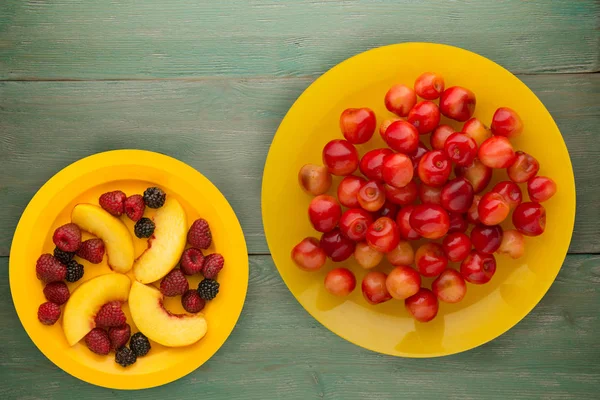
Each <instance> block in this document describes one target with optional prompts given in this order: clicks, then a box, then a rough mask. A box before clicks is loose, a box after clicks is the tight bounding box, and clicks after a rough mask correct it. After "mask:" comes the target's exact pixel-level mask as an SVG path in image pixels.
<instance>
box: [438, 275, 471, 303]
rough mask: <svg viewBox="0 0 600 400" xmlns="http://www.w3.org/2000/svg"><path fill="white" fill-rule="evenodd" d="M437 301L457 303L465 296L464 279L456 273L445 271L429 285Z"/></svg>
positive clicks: (465, 286)
mask: <svg viewBox="0 0 600 400" xmlns="http://www.w3.org/2000/svg"><path fill="white" fill-rule="evenodd" d="M431 289H432V290H433V293H434V294H435V295H436V296H437V298H438V299H440V300H441V301H443V302H445V303H458V302H459V301H461V300H462V299H464V297H465V295H466V294H467V285H466V283H465V279H464V278H463V277H462V275H461V274H459V273H458V271H456V270H453V269H447V270H445V271H443V272H442V273H441V274H440V276H438V277H437V279H436V280H435V281H433V283H432V284H431Z"/></svg>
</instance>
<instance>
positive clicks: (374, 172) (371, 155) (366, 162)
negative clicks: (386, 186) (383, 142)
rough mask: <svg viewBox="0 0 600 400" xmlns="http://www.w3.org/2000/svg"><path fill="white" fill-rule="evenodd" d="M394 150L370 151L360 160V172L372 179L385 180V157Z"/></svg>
mask: <svg viewBox="0 0 600 400" xmlns="http://www.w3.org/2000/svg"><path fill="white" fill-rule="evenodd" d="M390 154H394V152H393V151H392V150H390V149H375V150H371V151H368V152H367V153H365V155H364V156H363V157H362V158H361V160H360V172H362V174H363V175H364V176H366V177H367V179H369V180H372V181H382V180H383V173H382V169H383V159H384V158H385V157H386V156H389V155H390Z"/></svg>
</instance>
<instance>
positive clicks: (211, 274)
mask: <svg viewBox="0 0 600 400" xmlns="http://www.w3.org/2000/svg"><path fill="white" fill-rule="evenodd" d="M223 264H225V259H224V258H223V256H222V255H220V254H219V253H214V254H209V255H207V256H206V258H205V259H204V269H203V270H202V275H204V277H205V278H208V279H216V278H217V275H218V274H219V271H221V270H222V269H223Z"/></svg>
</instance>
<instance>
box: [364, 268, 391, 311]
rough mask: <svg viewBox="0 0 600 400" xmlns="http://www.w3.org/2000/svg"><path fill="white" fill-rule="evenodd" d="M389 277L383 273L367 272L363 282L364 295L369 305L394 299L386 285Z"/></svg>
mask: <svg viewBox="0 0 600 400" xmlns="http://www.w3.org/2000/svg"><path fill="white" fill-rule="evenodd" d="M386 280H387V275H386V274H384V273H383V272H376V271H370V272H367V274H366V275H365V277H364V278H363V280H362V285H361V286H362V293H363V296H364V298H365V300H367V302H369V304H379V303H383V302H386V301H388V300H390V299H391V298H392V296H391V295H390V293H389V292H388V289H387V287H386V285H385V281H386Z"/></svg>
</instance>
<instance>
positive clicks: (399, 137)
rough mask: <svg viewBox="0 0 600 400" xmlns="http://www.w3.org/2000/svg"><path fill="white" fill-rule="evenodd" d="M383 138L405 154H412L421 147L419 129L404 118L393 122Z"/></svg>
mask: <svg viewBox="0 0 600 400" xmlns="http://www.w3.org/2000/svg"><path fill="white" fill-rule="evenodd" d="M383 139H384V140H385V142H386V143H387V145H388V146H390V148H391V149H392V150H395V151H398V152H400V153H404V154H412V153H414V152H415V151H417V148H418V147H419V131H418V130H417V128H415V126H414V125H412V124H410V123H408V122H406V121H403V120H398V121H395V122H392V123H391V124H390V126H389V127H388V128H387V129H386V131H385V136H384V138H383ZM387 150H389V149H387ZM390 154H392V152H390Z"/></svg>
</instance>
